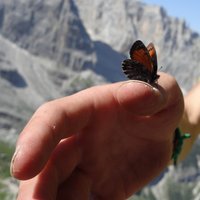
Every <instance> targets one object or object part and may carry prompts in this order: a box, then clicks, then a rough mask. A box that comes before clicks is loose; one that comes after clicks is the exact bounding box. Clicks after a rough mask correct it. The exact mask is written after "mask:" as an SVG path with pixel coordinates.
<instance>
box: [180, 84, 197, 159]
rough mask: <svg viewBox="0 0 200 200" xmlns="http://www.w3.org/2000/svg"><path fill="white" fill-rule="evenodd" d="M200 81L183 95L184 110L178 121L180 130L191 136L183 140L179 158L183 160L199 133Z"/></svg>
mask: <svg viewBox="0 0 200 200" xmlns="http://www.w3.org/2000/svg"><path fill="white" fill-rule="evenodd" d="M199 99H200V82H199V83H197V84H196V85H195V86H194V87H193V88H192V89H191V90H190V92H189V93H188V94H187V95H186V96H185V98H184V101H185V110H184V114H183V117H182V120H181V122H180V128H181V130H182V132H185V133H190V134H191V138H190V139H189V140H185V142H184V146H183V149H182V152H181V155H180V160H183V159H184V158H185V157H186V156H187V155H188V153H189V152H190V150H191V148H192V146H193V144H194V142H195V141H196V139H197V137H198V135H199V133H200V103H199Z"/></svg>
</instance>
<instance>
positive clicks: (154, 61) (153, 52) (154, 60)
mask: <svg viewBox="0 0 200 200" xmlns="http://www.w3.org/2000/svg"><path fill="white" fill-rule="evenodd" d="M147 50H148V52H149V55H150V57H151V63H152V65H153V69H152V73H157V69H158V63H157V55H156V49H155V47H154V45H153V43H150V44H149V45H148V46H147Z"/></svg>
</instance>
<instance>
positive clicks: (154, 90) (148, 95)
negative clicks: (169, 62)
mask: <svg viewBox="0 0 200 200" xmlns="http://www.w3.org/2000/svg"><path fill="white" fill-rule="evenodd" d="M117 100H118V102H119V103H120V104H121V106H122V107H124V109H125V110H127V111H129V112H132V113H133V114H135V115H153V114H155V113H158V112H160V111H162V110H163V109H165V108H168V107H170V106H172V105H176V104H177V102H178V103H180V105H179V107H180V109H183V97H182V93H181V91H180V88H179V86H178V84H177V83H176V81H175V79H174V78H173V77H171V76H170V75H167V74H165V73H160V78H159V80H158V84H154V85H149V84H147V83H144V82H140V81H129V82H128V83H125V84H122V86H121V87H120V88H119V90H118V91H117Z"/></svg>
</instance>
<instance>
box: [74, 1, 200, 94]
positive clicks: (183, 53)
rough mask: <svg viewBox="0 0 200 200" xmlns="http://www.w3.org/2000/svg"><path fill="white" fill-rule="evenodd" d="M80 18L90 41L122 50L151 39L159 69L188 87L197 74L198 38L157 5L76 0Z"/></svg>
mask: <svg viewBox="0 0 200 200" xmlns="http://www.w3.org/2000/svg"><path fill="white" fill-rule="evenodd" d="M76 2H77V6H78V8H79V12H80V16H81V19H82V20H83V23H84V25H85V27H86V29H87V30H88V33H89V35H90V37H91V38H92V39H93V40H98V41H101V42H104V43H106V44H109V45H110V46H111V47H112V48H113V49H114V50H116V51H118V52H121V53H123V54H124V53H126V54H127V52H128V50H129V49H130V46H131V45H132V43H133V42H134V41H135V40H137V39H141V40H142V41H144V43H145V44H146V45H147V44H148V43H149V42H153V43H154V44H155V46H156V50H157V54H158V64H159V66H162V68H161V71H166V72H168V73H171V74H172V75H173V76H175V77H176V78H177V80H178V82H179V84H180V85H181V86H182V88H183V89H185V90H188V89H189V88H190V87H191V86H192V85H193V83H194V82H195V81H196V80H197V78H199V77H200V66H199V63H200V57H199V56H198V55H199V53H200V37H199V35H198V34H197V33H195V32H193V31H192V30H191V29H189V28H188V27H187V25H186V22H185V21H184V20H179V19H177V18H172V17H170V16H168V15H167V13H166V12H165V10H164V9H163V8H162V7H159V6H149V5H146V4H144V3H141V2H139V1H136V0H119V1H117V2H114V1H113V0H108V1H103V0H87V1H81V0H76Z"/></svg>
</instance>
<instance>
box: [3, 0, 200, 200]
mask: <svg viewBox="0 0 200 200" xmlns="http://www.w3.org/2000/svg"><path fill="white" fill-rule="evenodd" d="M199 8H200V1H197V0H190V1H185V0H177V1H172V0H168V1H167V0H166V1H161V0H155V1H154V0H144V1H142V0H141V1H139V0H107V1H104V0H84V1H83V0H37V1H36V0H26V1H24V0H9V1H8V0H0V199H1V200H5V199H8V200H12V199H15V195H16V193H17V184H18V183H17V181H16V180H14V179H13V178H11V177H10V173H9V165H10V159H11V155H12V154H13V152H14V145H15V142H16V139H17V137H18V134H19V133H20V131H21V129H22V128H23V126H24V125H25V124H26V122H27V120H28V119H29V118H30V116H31V115H32V114H33V112H34V111H35V110H36V109H37V107H38V106H40V105H41V104H42V103H44V102H46V101H49V100H52V99H55V98H58V97H63V96H66V95H70V94H72V93H75V92H77V91H79V90H82V89H84V88H87V87H91V86H93V85H99V84H104V83H109V82H116V81H121V80H126V78H125V76H124V74H123V73H122V70H121V62H122V61H123V60H124V59H125V58H127V57H128V56H129V55H128V52H129V49H130V47H131V45H132V43H133V42H134V41H135V40H137V39H140V40H142V41H143V42H144V44H146V45H147V44H148V43H150V42H153V43H154V45H155V47H156V50H157V56H158V65H159V66H160V70H161V71H165V72H167V73H170V74H172V75H173V76H175V77H176V79H177V81H178V83H179V84H180V86H181V88H182V90H183V92H184V93H187V91H188V90H189V89H190V88H191V87H192V86H193V85H194V84H195V83H196V82H197V81H199V79H200V56H199V55H200V35H199V33H200V22H199V19H200V12H199ZM161 66H162V67H161ZM199 148H200V142H199V140H198V141H197V142H196V144H195V145H194V147H193V150H192V152H191V153H190V155H189V156H188V158H187V159H186V160H185V161H184V162H182V163H181V164H179V165H178V167H176V168H173V167H170V168H169V169H168V170H167V172H166V173H165V174H163V176H161V177H160V178H159V179H157V180H155V181H153V182H152V183H151V184H150V185H149V186H147V187H145V188H144V189H143V190H141V191H140V192H138V193H137V194H136V195H134V196H133V197H131V198H130V199H131V200H160V199H162V200H177V199H180V200H190V199H192V200H193V199H194V200H199V199H200V184H199V180H200V151H199Z"/></svg>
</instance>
